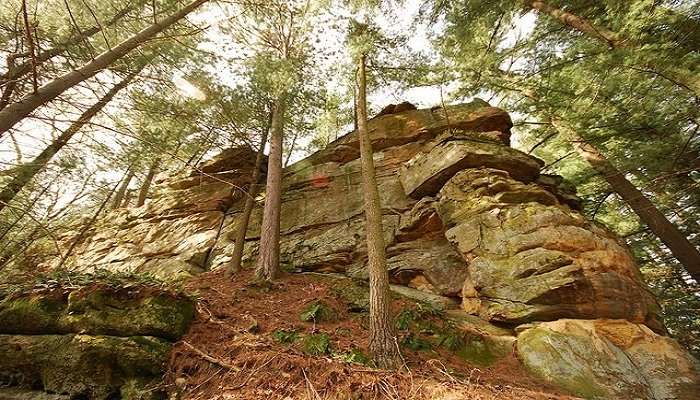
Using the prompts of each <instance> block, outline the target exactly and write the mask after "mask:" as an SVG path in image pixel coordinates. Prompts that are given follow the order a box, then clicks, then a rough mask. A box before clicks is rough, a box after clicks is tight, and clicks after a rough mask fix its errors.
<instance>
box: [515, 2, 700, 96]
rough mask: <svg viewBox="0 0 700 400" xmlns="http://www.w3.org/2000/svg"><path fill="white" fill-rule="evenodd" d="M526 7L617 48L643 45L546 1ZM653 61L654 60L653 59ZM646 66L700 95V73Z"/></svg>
mask: <svg viewBox="0 0 700 400" xmlns="http://www.w3.org/2000/svg"><path fill="white" fill-rule="evenodd" d="M523 3H524V5H525V7H526V8H528V9H534V10H537V11H539V12H540V13H543V14H546V15H549V16H550V17H552V18H554V19H556V20H558V21H559V22H561V23H563V24H564V25H566V26H569V27H571V28H573V29H576V30H577V31H579V32H581V33H583V34H585V35H587V36H589V37H592V38H594V39H596V40H598V41H601V42H604V43H605V44H607V45H608V46H610V47H612V48H616V49H621V48H628V49H635V50H639V49H640V48H641V47H642V46H641V44H640V43H634V42H633V41H631V40H629V39H627V38H622V37H620V35H618V34H617V32H613V31H611V30H609V29H607V28H605V27H601V26H597V25H594V24H593V23H591V22H590V21H588V20H587V19H585V18H583V17H579V16H577V15H575V14H572V13H569V12H566V11H563V10H561V9H558V8H556V7H553V6H551V5H549V4H547V3H545V2H544V1H537V0H523ZM652 61H653V60H652ZM645 68H647V69H649V72H653V73H655V74H657V75H659V76H662V77H664V78H666V79H668V80H669V81H672V82H673V83H675V84H676V85H678V86H682V87H684V88H686V89H688V90H689V91H691V92H693V93H694V94H695V95H696V96H700V75H699V74H697V73H694V72H693V71H688V70H685V69H683V68H677V67H668V68H666V69H660V68H659V66H658V65H654V63H653V62H649V63H647V64H646V65H645Z"/></svg>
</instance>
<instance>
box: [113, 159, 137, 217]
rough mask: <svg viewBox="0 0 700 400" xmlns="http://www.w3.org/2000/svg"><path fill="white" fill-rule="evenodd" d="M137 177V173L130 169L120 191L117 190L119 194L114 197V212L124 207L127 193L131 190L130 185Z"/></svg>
mask: <svg viewBox="0 0 700 400" xmlns="http://www.w3.org/2000/svg"><path fill="white" fill-rule="evenodd" d="M135 175H136V173H135V172H134V170H133V169H132V168H131V167H129V170H128V172H127V174H126V177H124V179H123V180H122V183H121V185H120V186H119V189H117V194H116V195H115V196H114V202H113V203H112V209H113V210H116V209H117V208H119V207H121V206H122V202H123V201H124V196H125V195H126V191H127V190H128V189H129V184H130V183H131V181H132V180H133V179H134V176H135Z"/></svg>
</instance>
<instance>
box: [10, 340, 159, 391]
mask: <svg viewBox="0 0 700 400" xmlns="http://www.w3.org/2000/svg"><path fill="white" fill-rule="evenodd" d="M170 348H171V344H170V343H169V342H168V341H165V340H163V339H158V338H153V337H148V336H133V337H113V336H90V335H31V336H21V335H0V354H2V355H3V356H2V357H1V358H0V385H18V386H24V387H30V388H34V389H43V390H44V391H47V392H50V393H57V394H66V395H69V396H72V397H80V398H89V399H96V400H100V399H107V398H114V396H117V395H118V394H119V393H120V392H121V390H122V387H123V386H124V385H125V384H127V383H129V382H132V381H133V380H134V379H138V380H139V381H141V382H143V381H147V380H153V379H158V378H160V376H161V375H162V372H163V368H164V365H165V362H166V361H167V357H168V353H169V351H170Z"/></svg>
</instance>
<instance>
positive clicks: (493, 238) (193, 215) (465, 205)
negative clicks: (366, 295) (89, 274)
mask: <svg viewBox="0 0 700 400" xmlns="http://www.w3.org/2000/svg"><path fill="white" fill-rule="evenodd" d="M404 108H406V109H405V110H403V109H402V110H401V111H399V112H398V113H396V110H395V109H392V113H390V114H386V115H380V116H377V117H375V118H373V119H372V120H370V122H369V132H370V135H371V139H372V144H373V147H374V150H375V154H374V160H375V165H376V170H377V181H378V185H379V193H380V196H381V204H382V213H383V223H384V235H385V240H386V243H387V256H388V267H389V273H390V279H391V280H392V283H393V284H394V285H397V286H395V288H397V289H398V291H401V290H402V289H400V288H404V289H406V288H407V289H406V290H408V291H407V292H406V293H407V294H409V295H413V294H415V293H416V292H419V293H426V294H427V295H428V296H429V297H430V298H431V299H444V300H445V301H437V300H436V301H434V302H435V304H441V305H442V306H443V307H445V308H447V309H448V310H447V312H449V313H452V314H456V315H458V316H459V321H461V322H460V323H459V324H458V326H460V328H461V329H464V330H470V331H474V332H477V333H478V335H479V338H480V339H479V341H481V343H485V344H488V343H497V344H499V345H498V346H496V347H497V348H498V349H500V350H498V351H495V352H494V354H495V353H500V352H502V351H503V349H511V348H512V344H513V343H514V342H515V341H516V340H517V349H518V356H519V357H520V358H521V360H522V361H523V363H524V364H525V365H526V366H528V367H529V368H530V370H531V371H532V373H533V374H535V375H538V376H542V377H546V376H549V375H551V374H556V375H557V377H550V378H551V379H550V380H551V381H552V382H554V383H557V384H559V385H560V386H562V387H563V388H565V389H567V390H571V391H572V392H574V393H575V394H579V395H583V396H588V395H592V396H606V395H608V394H609V395H611V396H617V395H619V394H620V393H622V392H621V391H620V390H618V391H615V390H617V389H615V390H613V389H611V388H610V387H609V386H610V383H609V382H604V381H602V380H601V379H602V378H600V376H602V375H601V374H605V373H607V372H606V371H616V369H617V368H618V367H619V365H620V363H621V362H623V361H624V359H625V357H626V358H629V359H631V360H633V363H639V365H642V366H643V367H640V368H642V369H641V370H640V371H636V372H635V373H634V374H631V375H625V374H626V372H625V373H622V375H620V379H622V380H623V381H624V382H627V383H625V385H628V386H629V387H630V388H632V387H634V390H635V391H634V393H635V396H638V398H649V399H658V398H671V397H669V396H670V395H668V396H667V395H664V394H663V393H657V392H654V390H655V389H652V388H650V387H651V384H649V383H648V382H651V381H653V382H656V383H654V385H655V386H659V387H663V388H665V389H663V390H664V391H665V392H664V393H671V394H672V395H674V396H677V398H679V399H691V398H693V397H692V394H691V393H692V391H691V388H696V389H697V388H698V385H699V384H700V378H699V375H698V372H697V369H693V368H695V367H694V366H692V363H691V362H690V361H689V360H690V358H689V356H687V355H686V353H684V352H683V351H682V349H680V348H679V347H678V346H677V345H676V344H675V342H673V341H672V340H671V339H669V338H667V337H665V336H663V335H664V334H665V329H664V326H663V324H662V322H661V321H660V317H659V308H658V305H657V303H656V301H655V299H654V297H653V296H652V295H651V294H650V292H649V290H648V289H647V287H646V286H645V284H644V283H643V281H642V280H641V277H640V274H639V272H638V270H637V266H636V264H635V262H634V260H633V258H632V256H631V255H630V253H629V251H628V250H627V249H626V247H625V246H624V245H623V244H622V243H621V242H620V241H619V240H618V239H617V238H616V237H615V236H614V235H612V234H611V233H610V232H608V231H606V230H605V229H604V228H602V227H600V226H598V225H596V224H594V223H591V222H589V221H587V220H586V219H585V217H584V216H583V215H582V214H581V213H580V212H579V210H578V207H579V200H578V198H577V197H576V196H575V193H573V192H572V191H571V190H570V188H568V187H567V185H566V184H565V182H563V180H562V179H561V178H559V177H553V176H548V175H541V174H540V168H541V167H542V162H541V161H540V160H538V159H536V158H534V157H532V156H530V155H528V154H525V153H522V152H520V151H518V150H515V149H512V148H510V147H509V146H508V144H509V138H510V128H511V125H512V123H511V121H510V117H509V116H508V114H507V113H506V112H504V111H503V110H500V109H498V108H495V107H491V106H489V105H488V104H486V103H485V102H483V101H481V100H476V101H474V102H472V103H469V104H463V105H458V106H449V107H446V108H442V107H438V108H433V109H424V110H413V109H411V107H404ZM254 158H255V154H254V152H253V151H252V150H250V149H232V150H228V151H227V152H225V153H223V154H222V155H220V156H217V157H216V158H215V159H214V160H212V161H210V162H207V163H206V164H204V165H202V166H200V168H198V170H197V171H195V172H193V173H192V174H191V175H190V176H180V177H172V178H168V179H166V180H164V181H162V182H160V183H159V185H158V188H157V194H156V195H155V196H154V198H153V199H151V200H150V201H149V202H148V203H147V204H146V205H145V206H143V207H140V208H131V209H123V210H118V211H116V212H113V213H112V214H111V215H110V217H109V218H108V219H107V220H106V221H105V222H104V223H103V225H101V226H98V227H96V229H94V232H92V233H91V234H90V235H86V237H85V238H84V239H83V240H82V241H81V243H80V244H79V245H78V246H76V250H75V252H74V254H73V255H72V256H71V257H70V258H69V260H68V262H67V265H68V266H69V267H70V268H73V269H77V270H81V271H90V270H94V269H99V268H106V269H110V270H113V271H129V272H136V273H143V274H152V275H157V276H160V277H165V278H169V279H181V278H186V277H188V276H191V275H193V274H197V273H200V272H202V271H206V270H210V269H216V268H221V267H222V266H224V265H226V264H227V263H228V262H229V261H230V259H231V254H232V252H233V246H234V243H233V240H234V237H235V234H234V233H235V231H236V229H237V227H238V224H239V221H238V219H239V216H240V214H241V211H242V208H243V203H244V196H245V195H244V194H243V193H242V192H241V191H240V190H238V189H239V188H241V187H244V186H245V185H247V184H248V183H250V182H249V176H250V172H251V171H250V169H251V168H252V167H253V165H254ZM360 174H361V169H360V162H359V143H358V138H357V135H356V133H350V134H348V135H345V136H343V137H341V138H339V139H338V140H336V141H335V142H333V143H331V144H329V145H328V146H327V147H326V148H325V149H323V150H321V151H319V152H317V153H315V154H313V155H311V156H309V157H308V158H306V159H304V160H302V161H299V162H297V163H296V164H294V165H292V166H290V167H288V168H287V169H285V174H284V179H283V198H282V220H281V231H282V232H281V249H282V254H281V261H282V264H283V265H282V267H283V268H284V269H286V270H288V271H306V272H309V271H310V272H320V273H329V272H333V273H339V274H343V275H347V276H350V277H353V278H359V279H362V278H365V277H366V265H365V264H366V258H367V257H366V247H365V243H364V241H365V234H364V217H363V211H364V210H363V198H362V195H363V194H362V190H361V181H360ZM260 218H261V207H257V208H256V209H255V211H254V212H253V217H252V221H251V223H250V225H249V228H248V232H247V235H246V243H245V250H244V263H248V265H250V264H251V263H252V262H253V261H254V260H255V257H256V252H257V240H258V238H259V229H260ZM75 238H76V236H75V235H67V236H66V237H65V238H63V239H64V240H65V241H66V242H68V243H70V241H71V240H75ZM432 301H433V300H431V302H432ZM450 307H453V308H454V309H451V310H450V309H449V308H450ZM59 320H60V318H59ZM612 320H615V321H618V322H610V321H612ZM475 321H481V322H483V324H479V323H476V322H475ZM606 321H607V322H606ZM490 323H496V324H499V325H500V326H502V327H504V328H507V329H506V332H505V333H503V332H501V333H502V334H499V333H496V332H497V331H498V328H496V327H494V326H493V325H491V324H490ZM529 323H539V325H536V326H530V325H525V326H524V327H522V328H519V329H518V331H519V332H521V333H520V334H519V335H518V336H517V339H516V337H515V335H514V334H509V333H508V332H511V331H509V330H510V329H514V328H516V327H517V326H519V325H523V324H529ZM480 326H481V328H480ZM485 326H488V327H490V328H487V329H482V328H483V327H485ZM562 326H564V327H566V329H564V328H561V327H562ZM607 327H614V329H618V328H619V329H620V330H621V331H625V332H627V331H629V332H632V331H634V330H636V331H635V332H640V333H639V334H637V333H635V334H634V335H636V336H634V337H635V338H636V337H639V338H640V339H639V340H637V339H634V340H632V339H630V340H632V341H631V342H630V341H628V342H625V344H619V343H616V342H614V341H613V340H612V339H611V336H610V335H609V332H610V329H608V328H607ZM71 332H72V331H71ZM584 333H585V334H584ZM586 335H588V336H589V337H586ZM630 335H632V333H630ZM496 337H497V339H494V338H496ZM554 337H556V340H557V342H556V343H558V344H552V343H555V342H553V341H551V340H554V339H551V340H550V338H554ZM625 340H627V339H625ZM586 341H587V342H586ZM589 344H590V346H592V347H591V350H590V353H589V354H579V353H575V354H574V353H571V354H569V353H567V351H570V352H574V351H576V352H577V351H579V350H576V349H581V351H582V352H583V351H584V350H583V349H584V348H585V346H587V345H589ZM509 346H510V347H509ZM552 346H554V348H553V347H552ZM577 346H578V347H577ZM596 346H597V347H596ZM601 346H603V347H601ZM559 347H562V348H559ZM569 348H570V349H569ZM596 352H601V354H597V353H596ZM608 353H609V354H608ZM572 354H573V355H572ZM610 354H613V355H612V356H611V355H610ZM623 356H624V357H623ZM538 357H539V358H538ZM621 360H622V361H621ZM630 365H631V364H629V365H628V364H626V366H625V367H624V368H631V367H630ZM672 366H673V368H671V367H672ZM547 368H550V369H547ZM664 369H668V371H673V372H668V373H662V372H661V371H662V370H664ZM601 371H602V372H601ZM611 373H613V372H611ZM679 376H682V377H683V378H682V379H681V378H679ZM560 378H561V379H560ZM547 379H549V378H547ZM679 379H681V380H682V382H681V381H680V380H679ZM644 380H646V381H647V383H644V382H642V381H644ZM579 381H582V382H583V381H585V382H589V383H590V385H588V386H580V385H577V384H576V382H579ZM570 382H574V383H573V384H572V383H570ZM639 382H642V383H639ZM645 385H646V386H645ZM621 387H622V386H621ZM591 388H593V389H591ZM589 389H590V390H589ZM637 389H639V390H637ZM630 390H632V389H630ZM698 392H700V389H698V390H696V392H695V393H698ZM601 393H603V394H601ZM606 393H607V394H606ZM664 396H666V397H664ZM632 397H634V396H632ZM619 398H624V396H622V395H620V397H619Z"/></svg>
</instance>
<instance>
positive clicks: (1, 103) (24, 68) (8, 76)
mask: <svg viewBox="0 0 700 400" xmlns="http://www.w3.org/2000/svg"><path fill="white" fill-rule="evenodd" d="M139 1H140V3H143V2H144V0H139ZM23 4H24V3H23ZM138 5H141V4H134V3H133V2H129V3H128V4H127V5H126V6H124V7H123V8H121V9H120V10H119V11H117V13H116V14H115V15H114V16H113V17H112V18H111V19H109V20H108V21H107V22H106V23H104V24H99V25H94V26H92V27H90V28H88V29H84V30H78V32H76V33H74V34H73V35H70V36H69V37H67V38H66V39H64V40H61V41H60V42H58V43H56V44H54V45H53V46H52V47H51V48H49V49H46V50H39V51H38V52H37V54H36V55H35V57H34V59H33V60H31V61H24V62H21V63H17V62H16V61H15V60H16V58H17V55H16V54H11V55H10V56H8V57H7V71H6V72H5V73H3V74H0V87H2V96H0V110H2V109H3V108H5V106H7V104H9V102H10V99H11V97H12V94H13V93H14V91H15V88H16V87H17V84H18V81H19V80H20V79H21V78H22V77H23V76H25V75H27V74H29V73H30V72H32V64H34V65H35V66H36V65H40V64H42V63H45V62H47V61H49V60H51V59H52V58H54V57H56V56H59V55H61V54H64V53H65V52H66V51H68V49H70V48H71V47H73V46H76V45H78V44H80V43H82V42H84V41H86V40H88V39H89V38H90V37H92V36H94V35H96V34H97V33H99V32H102V30H103V29H104V28H107V27H111V26H113V25H115V24H117V23H118V22H120V21H121V20H122V19H123V18H124V17H125V16H126V15H127V14H128V13H129V12H130V11H133V10H134V9H135V8H136V7H137V6H138ZM36 47H39V46H36Z"/></svg>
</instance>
